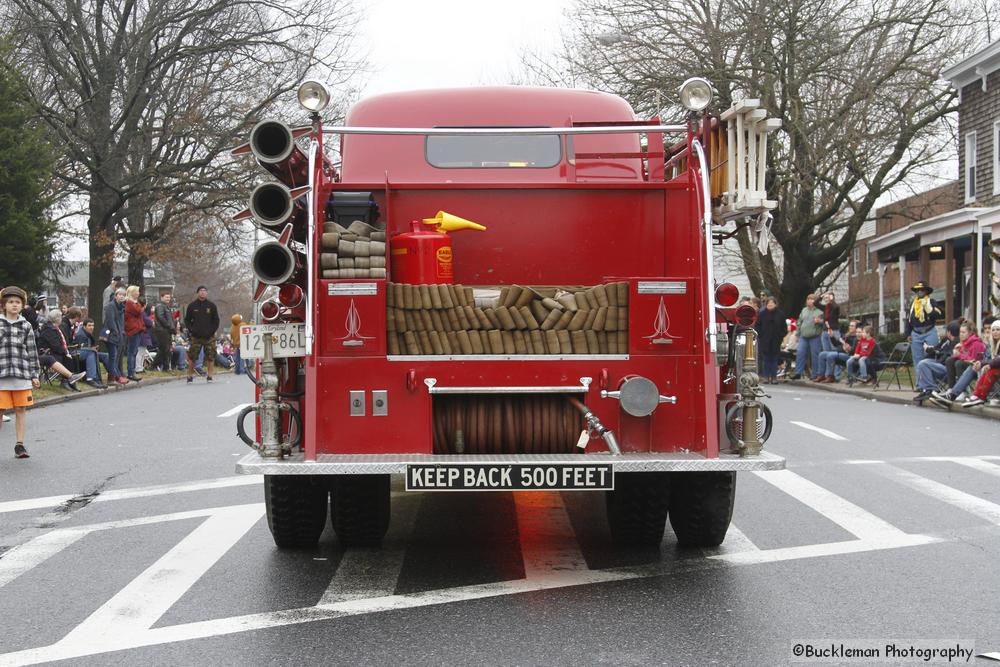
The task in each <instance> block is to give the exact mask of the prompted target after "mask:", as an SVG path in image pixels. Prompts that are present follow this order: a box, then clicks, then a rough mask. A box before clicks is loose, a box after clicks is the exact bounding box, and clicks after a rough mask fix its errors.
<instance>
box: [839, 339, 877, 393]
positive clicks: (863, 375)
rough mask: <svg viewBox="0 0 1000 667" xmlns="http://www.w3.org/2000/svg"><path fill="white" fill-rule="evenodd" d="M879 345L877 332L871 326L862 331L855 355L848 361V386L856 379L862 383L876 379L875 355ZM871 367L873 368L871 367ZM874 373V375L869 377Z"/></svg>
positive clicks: (855, 348)
mask: <svg viewBox="0 0 1000 667" xmlns="http://www.w3.org/2000/svg"><path fill="white" fill-rule="evenodd" d="M877 347H878V344H877V343H876V342H875V330H874V329H873V328H872V327H871V325H869V326H866V327H865V328H864V329H862V330H861V334H860V335H859V336H858V343H857V345H855V347H854V354H852V355H851V356H850V357H849V358H848V359H847V385H848V386H850V385H852V384H854V380H855V377H857V378H858V379H860V380H861V381H862V382H870V381H871V380H872V379H873V378H874V371H875V370H876V369H875V368H874V365H871V363H870V362H871V361H873V354H874V352H875V349H876V348H877ZM870 365H871V367H869V366H870ZM869 371H872V375H869V374H868V373H869Z"/></svg>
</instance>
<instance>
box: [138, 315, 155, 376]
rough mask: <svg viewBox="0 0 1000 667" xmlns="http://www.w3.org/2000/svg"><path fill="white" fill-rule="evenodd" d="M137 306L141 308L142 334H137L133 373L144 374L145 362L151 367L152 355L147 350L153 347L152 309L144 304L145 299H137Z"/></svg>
mask: <svg viewBox="0 0 1000 667" xmlns="http://www.w3.org/2000/svg"><path fill="white" fill-rule="evenodd" d="M139 305H140V306H142V332H141V333H140V334H139V352H138V353H137V354H136V355H135V372H136V373H145V372H146V362H147V361H149V365H150V367H152V365H153V355H152V354H150V353H149V349H150V348H152V347H154V345H153V317H152V315H151V313H152V310H153V309H152V307H151V306H149V305H147V304H146V299H145V297H139Z"/></svg>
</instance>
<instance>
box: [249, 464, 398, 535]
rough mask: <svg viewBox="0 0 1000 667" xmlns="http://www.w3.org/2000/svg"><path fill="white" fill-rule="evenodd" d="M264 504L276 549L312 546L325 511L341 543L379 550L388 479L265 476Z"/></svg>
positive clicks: (386, 521)
mask: <svg viewBox="0 0 1000 667" xmlns="http://www.w3.org/2000/svg"><path fill="white" fill-rule="evenodd" d="M264 503H265V506H266V508H267V526H268V528H270V529H271V536H272V537H273V538H274V543H275V544H276V545H277V546H278V547H279V548H282V549H309V548H313V547H315V546H316V544H317V543H318V542H319V538H320V535H322V534H323V530H324V529H325V528H326V520H327V509H328V508H329V517H330V523H331V525H332V526H333V530H334V532H335V533H336V534H337V539H338V540H339V541H340V543H341V544H342V545H344V546H345V547H369V546H378V545H379V544H381V543H382V538H383V537H385V533H386V531H387V530H388V528H389V475H338V476H335V477H324V476H320V475H265V476H264Z"/></svg>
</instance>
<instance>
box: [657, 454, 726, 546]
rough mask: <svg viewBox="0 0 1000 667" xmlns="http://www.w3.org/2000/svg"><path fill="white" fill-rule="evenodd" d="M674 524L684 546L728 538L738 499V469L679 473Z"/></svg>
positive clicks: (673, 481)
mask: <svg viewBox="0 0 1000 667" xmlns="http://www.w3.org/2000/svg"><path fill="white" fill-rule="evenodd" d="M670 484H671V491H670V526H671V527H672V528H673V529H674V534H675V535H677V544H678V545H680V546H682V547H717V546H719V545H720V544H722V541H723V540H724V539H726V531H728V530H729V522H730V521H731V520H732V518H733V505H734V504H735V502H736V473H735V472H686V473H675V474H674V475H673V478H672V479H671V481H670Z"/></svg>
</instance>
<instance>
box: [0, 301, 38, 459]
mask: <svg viewBox="0 0 1000 667" xmlns="http://www.w3.org/2000/svg"><path fill="white" fill-rule="evenodd" d="M27 300H28V295H27V294H26V293H25V291H24V290H23V289H21V288H20V287H13V286H11V287H5V288H4V289H3V290H2V291H0V308H2V309H3V314H2V315H0V415H2V414H3V413H4V412H5V411H7V410H11V409H13V410H14V437H15V441H14V456H15V457H16V458H19V459H26V458H28V450H27V449H26V448H25V447H24V427H25V419H26V415H25V408H27V407H29V406H30V405H31V404H32V400H33V399H32V396H31V390H32V389H37V388H38V387H39V381H38V374H39V372H40V369H39V367H38V352H37V350H36V348H35V334H34V331H33V330H32V328H31V324H30V323H29V322H28V320H26V319H24V317H23V316H22V315H21V311H22V310H23V309H24V305H25V303H26V302H27Z"/></svg>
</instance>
